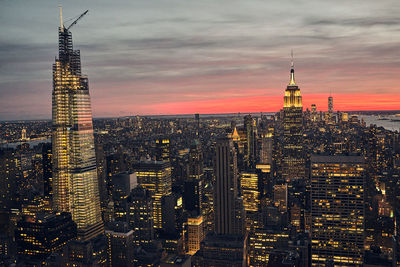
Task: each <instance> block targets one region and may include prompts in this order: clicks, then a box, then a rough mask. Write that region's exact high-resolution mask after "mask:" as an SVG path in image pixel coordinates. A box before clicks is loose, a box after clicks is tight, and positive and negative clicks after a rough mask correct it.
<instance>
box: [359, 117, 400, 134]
mask: <svg viewBox="0 0 400 267" xmlns="http://www.w3.org/2000/svg"><path fill="white" fill-rule="evenodd" d="M358 117H359V119H363V120H364V121H365V123H366V124H367V126H369V125H370V124H376V125H377V126H381V127H383V128H385V129H387V130H391V131H400V117H396V116H395V115H385V116H377V115H358ZM382 119H385V120H382ZM386 119H387V120H386ZM392 120H397V121H392Z"/></svg>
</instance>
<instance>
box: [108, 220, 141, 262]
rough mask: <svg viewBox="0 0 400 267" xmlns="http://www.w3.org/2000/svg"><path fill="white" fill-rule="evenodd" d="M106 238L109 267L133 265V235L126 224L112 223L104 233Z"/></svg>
mask: <svg viewBox="0 0 400 267" xmlns="http://www.w3.org/2000/svg"><path fill="white" fill-rule="evenodd" d="M105 234H106V237H107V241H108V242H107V244H108V248H107V255H108V262H109V264H110V266H127V267H133V266H135V265H134V257H133V256H134V255H133V250H134V234H133V230H132V229H130V228H129V226H128V224H127V223H126V222H114V223H112V224H111V225H109V226H108V230H106V231H105Z"/></svg>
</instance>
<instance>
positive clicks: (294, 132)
mask: <svg viewBox="0 0 400 267" xmlns="http://www.w3.org/2000/svg"><path fill="white" fill-rule="evenodd" d="M283 137H284V142H283V162H282V177H283V178H284V179H285V180H287V181H290V180H296V179H304V178H305V153H304V147H303V104H302V99H301V94H300V88H299V87H298V86H297V84H296V82H295V79H294V65H293V58H292V66H291V70H290V83H289V85H288V86H287V88H286V90H285V97H284V105H283Z"/></svg>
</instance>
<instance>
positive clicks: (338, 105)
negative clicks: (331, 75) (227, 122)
mask: <svg viewBox="0 0 400 267" xmlns="http://www.w3.org/2000/svg"><path fill="white" fill-rule="evenodd" d="M328 96H329V94H314V95H307V94H303V109H304V110H306V109H307V108H308V109H310V110H311V104H316V105H317V110H318V111H326V110H327V109H328ZM332 96H333V105H334V110H335V111H338V110H339V111H361V110H400V107H399V104H400V94H399V95H386V94H385V95H383V94H334V95H332ZM282 107H283V95H282V96H251V97H231V98H219V99H211V100H198V101H181V102H168V103H157V104H153V105H146V106H143V111H144V112H140V110H139V109H140V107H138V106H137V105H135V106H125V107H123V108H124V110H125V112H124V113H127V114H121V115H128V114H129V113H130V114H131V115H132V114H139V115H174V114H193V113H200V114H216V113H238V112H240V113H258V112H277V111H279V110H281V109H282ZM118 108H121V106H119V107H118ZM118 108H117V109H118ZM146 111H147V112H146Z"/></svg>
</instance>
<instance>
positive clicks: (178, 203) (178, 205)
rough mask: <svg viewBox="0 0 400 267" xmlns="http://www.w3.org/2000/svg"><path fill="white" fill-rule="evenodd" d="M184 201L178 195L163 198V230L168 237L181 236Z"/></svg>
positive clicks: (173, 194) (172, 194)
mask: <svg viewBox="0 0 400 267" xmlns="http://www.w3.org/2000/svg"><path fill="white" fill-rule="evenodd" d="M182 204H183V201H182V196H181V195H179V194H178V193H171V194H168V195H164V196H162V197H161V216H162V230H163V232H164V233H165V234H167V235H176V236H180V235H181V233H182V229H183V216H182V215H183V205H182Z"/></svg>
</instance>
